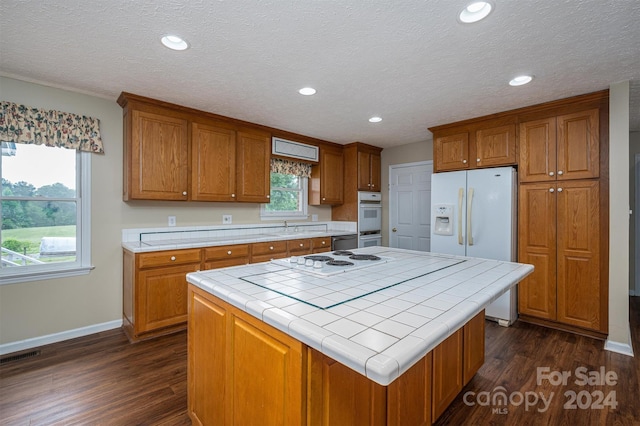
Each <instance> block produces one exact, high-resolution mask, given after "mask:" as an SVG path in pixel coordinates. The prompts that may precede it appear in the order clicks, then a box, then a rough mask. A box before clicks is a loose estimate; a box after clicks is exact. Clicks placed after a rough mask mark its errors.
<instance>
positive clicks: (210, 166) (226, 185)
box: [191, 123, 237, 201]
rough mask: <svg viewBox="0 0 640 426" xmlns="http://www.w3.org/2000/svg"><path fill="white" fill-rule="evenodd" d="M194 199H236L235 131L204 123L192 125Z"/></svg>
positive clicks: (192, 185) (192, 197)
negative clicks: (194, 177) (195, 177)
mask: <svg viewBox="0 0 640 426" xmlns="http://www.w3.org/2000/svg"><path fill="white" fill-rule="evenodd" d="M191 141H192V142H191V147H192V158H193V162H192V172H193V174H194V176H197V179H192V180H191V199H192V200H197V201H235V200H236V199H237V197H236V132H234V131H233V130H230V129H225V128H221V127H216V126H211V125H207V124H202V123H193V124H192V125H191Z"/></svg>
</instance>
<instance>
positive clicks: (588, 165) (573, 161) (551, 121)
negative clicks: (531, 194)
mask: <svg viewBox="0 0 640 426" xmlns="http://www.w3.org/2000/svg"><path fill="white" fill-rule="evenodd" d="M599 117H600V115H599V110H598V109H597V108H594V109H590V110H587V111H580V112H575V113H570V114H564V115H559V116H554V117H548V118H542V119H539V120H532V121H526V122H523V123H520V138H519V144H520V161H519V163H518V164H519V173H518V174H519V177H520V182H551V181H556V180H557V181H560V180H571V179H588V178H597V177H598V176H599V173H600V170H599V168H600V167H599V164H600V158H599V152H600V148H599V139H600V130H599Z"/></svg>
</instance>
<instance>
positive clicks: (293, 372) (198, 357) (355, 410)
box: [188, 285, 484, 426]
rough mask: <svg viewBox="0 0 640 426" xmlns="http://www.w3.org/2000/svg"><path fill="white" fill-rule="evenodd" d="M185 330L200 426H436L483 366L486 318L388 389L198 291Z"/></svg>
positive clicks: (191, 407) (192, 289) (192, 412)
mask: <svg viewBox="0 0 640 426" xmlns="http://www.w3.org/2000/svg"><path fill="white" fill-rule="evenodd" d="M188 330H189V332H188V333H189V336H188V413H189V416H190V418H191V420H192V421H193V423H194V424H196V425H212V424H261V425H272V424H280V425H290V424H291V425H293V424H296V425H303V424H306V425H353V424H366V425H399V426H402V425H430V424H432V422H435V421H436V419H437V418H438V417H439V416H440V415H441V414H442V412H444V410H445V409H446V408H447V406H448V405H449V404H450V403H451V401H453V399H454V398H455V397H456V396H457V395H458V393H459V392H460V390H462V387H463V383H466V382H468V380H470V379H471V377H472V376H473V374H475V373H476V371H477V370H478V368H479V367H480V366H481V365H482V363H483V362H484V311H482V312H480V313H479V314H478V315H477V316H476V317H474V318H473V319H472V320H470V321H469V322H468V323H467V325H465V326H464V327H463V328H461V329H460V330H458V331H457V332H456V333H454V334H453V335H452V336H450V337H449V338H448V339H446V340H445V341H444V342H442V343H441V344H440V345H438V346H437V347H436V348H435V349H434V350H433V351H431V352H429V353H427V355H425V356H424V357H423V358H422V359H420V360H419V361H418V362H417V363H415V364H414V365H413V366H412V367H411V368H410V369H409V370H407V371H406V372H405V373H404V374H402V375H401V376H400V377H398V378H397V379H396V380H394V381H393V382H392V383H391V384H389V385H388V386H382V385H380V384H378V383H376V382H374V381H372V380H370V379H368V378H367V377H365V376H363V375H362V374H360V373H357V372H356V371H354V370H352V369H350V368H349V367H346V366H345V365H343V364H341V363H339V362H337V361H335V360H333V359H332V358H330V357H328V356H326V355H324V354H322V353H321V352H319V351H317V350H315V349H313V348H310V347H307V346H306V345H304V344H302V343H301V342H299V341H298V340H296V339H294V338H292V337H291V336H288V335H286V334H284V333H282V332H281V331H279V330H277V329H275V328H273V327H271V326H269V325H267V324H265V323H263V322H262V321H259V320H258V319H256V318H254V317H253V316H251V315H249V314H247V313H246V312H243V311H241V310H239V309H237V308H235V307H234V306H231V305H230V304H228V303H226V302H224V301H222V300H220V299H218V298H216V297H214V296H212V295H210V294H208V293H207V292H205V291H203V290H201V289H199V288H197V287H196V286H193V285H189V327H188ZM477 333H480V334H481V337H479V336H476V334H477Z"/></svg>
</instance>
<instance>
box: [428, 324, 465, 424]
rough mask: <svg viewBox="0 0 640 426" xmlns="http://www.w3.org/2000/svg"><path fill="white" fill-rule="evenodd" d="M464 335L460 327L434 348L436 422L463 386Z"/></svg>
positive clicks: (433, 404)
mask: <svg viewBox="0 0 640 426" xmlns="http://www.w3.org/2000/svg"><path fill="white" fill-rule="evenodd" d="M462 337H463V330H462V329H460V330H458V331H456V332H455V333H453V334H452V335H451V336H449V337H447V338H446V339H445V340H444V341H443V342H442V343H440V344H439V345H438V346H436V347H435V348H434V349H433V376H432V380H433V386H432V393H431V401H432V402H431V420H432V421H433V422H434V423H435V421H436V420H437V419H438V417H440V415H441V414H442V413H444V411H445V410H446V409H447V407H448V406H449V404H451V402H452V401H453V400H454V399H455V398H456V396H458V394H459V393H460V391H461V390H462V387H463V384H462V363H463V358H462V353H463V352H462Z"/></svg>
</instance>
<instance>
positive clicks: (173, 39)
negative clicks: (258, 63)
mask: <svg viewBox="0 0 640 426" xmlns="http://www.w3.org/2000/svg"><path fill="white" fill-rule="evenodd" d="M160 41H162V44H164V45H165V46H166V47H168V48H169V49H172V50H186V49H188V48H189V43H187V41H186V40H185V39H183V38H182V37H178V36H176V35H166V36H163V37H162V38H161V39H160Z"/></svg>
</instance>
